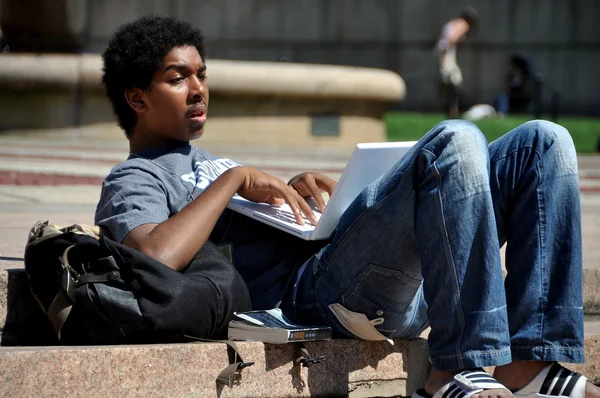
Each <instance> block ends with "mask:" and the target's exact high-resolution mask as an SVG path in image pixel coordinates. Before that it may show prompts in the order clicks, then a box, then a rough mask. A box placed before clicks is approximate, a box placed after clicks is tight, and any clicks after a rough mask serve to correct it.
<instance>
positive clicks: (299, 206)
mask: <svg viewBox="0 0 600 398" xmlns="http://www.w3.org/2000/svg"><path fill="white" fill-rule="evenodd" d="M236 192H237V193H238V194H240V195H241V196H242V197H245V198H246V199H249V200H252V201H255V202H265V203H270V204H283V202H287V203H288V204H289V205H290V207H291V208H292V210H293V211H294V213H295V215H296V219H297V221H298V222H299V223H301V224H303V223H304V222H303V220H302V214H301V213H304V214H305V215H306V217H307V218H308V219H309V220H310V221H311V222H314V223H316V219H315V218H314V214H313V212H312V210H311V209H310V206H309V205H308V204H307V203H306V201H305V200H304V199H303V198H302V197H301V196H300V195H298V193H297V192H296V191H295V190H294V189H293V188H292V187H291V186H288V185H286V184H285V183H284V182H283V181H281V180H279V179H277V178H275V177H272V176H270V175H268V174H266V173H263V172H261V171H259V170H256V169H252V168H249V167H235V168H233V169H230V170H228V171H226V172H224V173H223V174H222V175H221V176H220V177H219V178H217V179H216V180H215V181H213V182H212V183H211V184H210V185H209V186H208V187H207V188H206V189H205V190H204V191H203V192H202V193H201V194H200V195H199V196H198V197H197V198H196V199H195V200H194V201H192V202H191V203H190V204H188V205H187V206H186V207H185V208H183V210H181V211H180V212H179V213H177V214H175V215H174V216H172V217H170V218H169V219H167V220H166V221H164V222H162V223H160V224H144V225H140V226H139V227H137V228H135V229H133V230H132V231H131V232H129V234H127V236H126V237H125V239H124V240H123V244H124V245H126V246H129V247H131V248H134V249H136V250H138V251H140V252H142V253H144V254H147V255H149V256H150V257H153V258H155V259H157V260H158V261H160V262H162V263H163V264H165V265H167V266H168V267H170V268H173V269H174V270H177V271H180V270H182V269H184V268H185V267H186V266H187V265H188V264H189V263H190V262H191V261H192V259H193V258H194V256H196V254H197V253H198V252H199V251H200V248H201V247H202V245H204V243H205V242H206V240H207V239H208V237H209V235H210V233H211V231H212V229H213V228H214V226H215V224H216V222H217V220H218V218H219V216H220V215H221V213H222V212H223V210H225V207H226V206H227V204H228V203H229V201H230V200H231V197H232V196H233V195H234V194H235V193H236Z"/></svg>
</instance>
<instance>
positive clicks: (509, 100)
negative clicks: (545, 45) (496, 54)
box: [494, 54, 533, 115]
mask: <svg viewBox="0 0 600 398" xmlns="http://www.w3.org/2000/svg"><path fill="white" fill-rule="evenodd" d="M532 98H533V73H532V71H531V64H530V62H529V60H528V59H527V58H525V56H524V55H523V54H514V55H513V56H512V57H511V58H510V64H509V68H508V73H507V76H506V80H505V86H504V91H503V92H502V93H500V94H499V95H498V97H497V98H496V101H495V104H494V107H495V108H496V111H497V112H498V114H499V115H504V114H507V113H509V112H511V113H519V112H520V113H526V112H529V106H530V104H531V100H532Z"/></svg>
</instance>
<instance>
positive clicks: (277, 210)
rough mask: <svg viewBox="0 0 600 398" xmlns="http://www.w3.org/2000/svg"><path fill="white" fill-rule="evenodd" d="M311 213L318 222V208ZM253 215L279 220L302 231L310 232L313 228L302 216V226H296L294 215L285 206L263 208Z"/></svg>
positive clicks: (319, 216)
mask: <svg viewBox="0 0 600 398" xmlns="http://www.w3.org/2000/svg"><path fill="white" fill-rule="evenodd" d="M313 212H314V214H315V218H316V219H317V221H319V219H320V218H321V212H320V211H319V210H318V208H317V210H315V209H314V208H313ZM255 214H256V215H259V216H261V217H265V218H273V219H277V220H281V221H283V222H285V223H287V224H292V225H294V226H295V227H297V228H301V229H302V230H307V231H310V230H313V229H314V228H315V226H314V225H313V224H312V223H311V222H310V221H309V220H308V218H306V217H305V216H304V215H302V218H303V219H304V225H300V224H298V223H297V222H296V217H294V214H293V213H292V211H291V209H290V208H289V206H288V205H287V204H286V205H283V206H281V207H269V208H265V209H264V210H261V211H257V212H255Z"/></svg>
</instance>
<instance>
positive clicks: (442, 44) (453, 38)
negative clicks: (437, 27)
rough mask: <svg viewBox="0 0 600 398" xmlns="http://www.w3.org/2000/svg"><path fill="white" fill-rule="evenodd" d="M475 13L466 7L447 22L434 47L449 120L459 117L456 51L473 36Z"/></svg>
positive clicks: (460, 81)
mask: <svg viewBox="0 0 600 398" xmlns="http://www.w3.org/2000/svg"><path fill="white" fill-rule="evenodd" d="M477 17H478V15H477V11H476V10H475V9H474V8H472V7H466V8H465V9H464V10H463V12H462V14H461V16H460V17H458V18H454V19H452V20H450V21H448V22H447V23H446V24H445V25H444V27H443V28H442V31H441V33H440V37H439V39H438V41H437V44H436V46H435V50H436V52H437V54H438V57H439V59H438V64H439V65H438V67H439V73H440V91H441V92H442V96H443V100H444V101H445V107H446V112H447V114H448V117H449V118H458V117H459V116H460V110H459V105H460V104H459V98H458V87H459V86H460V85H461V84H462V81H463V76H462V72H461V70H460V68H459V66H458V63H457V62H456V49H457V47H458V45H459V44H460V43H461V42H463V41H464V40H465V38H466V37H467V36H468V35H471V34H473V31H474V30H475V26H476V24H477V19H478V18H477Z"/></svg>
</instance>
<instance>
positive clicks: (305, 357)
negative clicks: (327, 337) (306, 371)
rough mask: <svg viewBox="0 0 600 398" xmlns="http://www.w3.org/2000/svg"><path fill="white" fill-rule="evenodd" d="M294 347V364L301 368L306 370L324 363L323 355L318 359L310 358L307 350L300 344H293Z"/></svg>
mask: <svg viewBox="0 0 600 398" xmlns="http://www.w3.org/2000/svg"><path fill="white" fill-rule="evenodd" d="M293 346H294V364H300V365H302V367H304V368H307V367H309V366H312V365H314V364H317V363H321V362H325V361H326V358H325V356H324V355H321V356H318V357H311V356H310V353H309V352H308V349H307V348H306V346H305V345H304V343H302V342H298V343H293Z"/></svg>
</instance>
